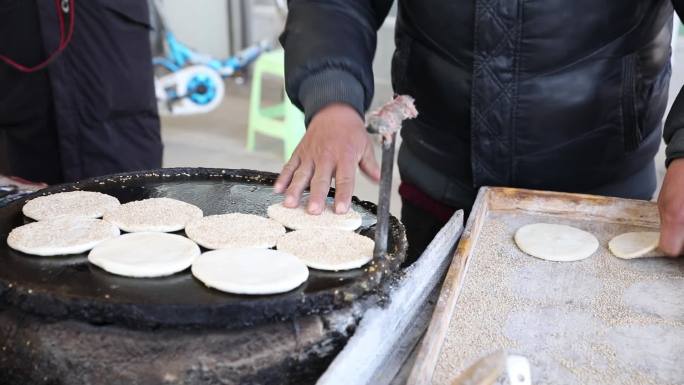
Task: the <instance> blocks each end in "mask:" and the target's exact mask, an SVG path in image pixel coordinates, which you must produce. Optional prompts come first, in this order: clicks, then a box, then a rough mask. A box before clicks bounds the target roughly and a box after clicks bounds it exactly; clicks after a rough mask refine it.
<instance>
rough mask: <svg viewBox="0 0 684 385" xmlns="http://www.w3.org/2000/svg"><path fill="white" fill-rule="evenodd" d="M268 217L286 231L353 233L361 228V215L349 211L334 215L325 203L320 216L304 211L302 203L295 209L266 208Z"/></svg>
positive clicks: (276, 206)
mask: <svg viewBox="0 0 684 385" xmlns="http://www.w3.org/2000/svg"><path fill="white" fill-rule="evenodd" d="M267 211H268V216H269V217H271V218H272V219H274V220H276V221H278V222H280V223H282V224H283V225H284V226H285V227H287V228H288V229H293V230H301V229H312V228H335V229H341V230H349V231H354V230H356V229H358V228H359V227H361V222H362V218H361V214H359V213H357V212H356V211H354V210H353V209H349V211H348V212H347V213H346V214H335V211H334V210H333V208H332V203H330V202H328V203H326V206H325V210H323V212H322V213H321V214H320V215H312V214H309V213H308V212H307V211H306V203H305V202H302V203H301V204H300V205H299V207H297V208H296V209H291V208H288V207H285V206H283V205H282V204H281V203H276V204H273V205H271V206H269V207H268V210H267Z"/></svg>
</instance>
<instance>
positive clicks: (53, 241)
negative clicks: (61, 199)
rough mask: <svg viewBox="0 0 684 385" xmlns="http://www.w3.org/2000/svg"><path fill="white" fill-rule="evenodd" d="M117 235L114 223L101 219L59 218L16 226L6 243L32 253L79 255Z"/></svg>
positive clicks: (117, 230)
mask: <svg viewBox="0 0 684 385" xmlns="http://www.w3.org/2000/svg"><path fill="white" fill-rule="evenodd" d="M119 234H120V233H119V229H118V228H117V227H116V226H114V225H112V224H111V223H108V222H105V221H103V220H100V219H94V218H85V217H58V218H54V219H46V220H44V221H39V222H32V223H29V224H26V225H23V226H19V227H17V228H15V229H14V230H12V231H11V232H10V234H9V236H8V237H7V245H8V246H9V247H11V248H13V249H15V250H18V251H21V252H23V253H26V254H33V255H41V256H51V255H67V254H79V253H84V252H86V251H88V250H90V249H92V248H93V247H95V245H97V244H99V243H100V242H102V241H105V240H107V239H110V238H114V237H117V236H119Z"/></svg>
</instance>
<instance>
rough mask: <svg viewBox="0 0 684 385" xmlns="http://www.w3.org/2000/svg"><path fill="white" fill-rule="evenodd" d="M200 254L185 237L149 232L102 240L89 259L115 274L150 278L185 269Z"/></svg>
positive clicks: (193, 244) (197, 247)
mask: <svg viewBox="0 0 684 385" xmlns="http://www.w3.org/2000/svg"><path fill="white" fill-rule="evenodd" d="M199 255H200V249H199V246H197V245H196V244H195V242H193V241H191V240H189V239H187V238H185V237H183V236H180V235H176V234H165V233H159V232H146V233H132V234H124V235H122V236H120V237H118V238H115V239H110V240H108V241H105V242H102V243H100V244H99V245H97V246H95V248H94V249H93V250H91V251H90V254H88V261H90V263H92V264H93V265H96V266H98V267H100V268H102V269H103V270H105V271H108V272H110V273H112V274H117V275H123V276H126V277H135V278H151V277H164V276H167V275H172V274H175V273H178V272H179V271H183V270H185V269H187V268H188V267H190V265H191V264H192V262H193V261H194V260H195V258H197V257H198V256H199Z"/></svg>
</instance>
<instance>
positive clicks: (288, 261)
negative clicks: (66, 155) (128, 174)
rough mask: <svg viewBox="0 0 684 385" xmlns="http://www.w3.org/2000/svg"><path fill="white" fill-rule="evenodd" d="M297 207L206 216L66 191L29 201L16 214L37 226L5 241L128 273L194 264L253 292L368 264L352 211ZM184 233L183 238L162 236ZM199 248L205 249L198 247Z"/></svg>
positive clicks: (214, 278)
mask: <svg viewBox="0 0 684 385" xmlns="http://www.w3.org/2000/svg"><path fill="white" fill-rule="evenodd" d="M303 207H304V205H301V206H300V207H299V208H296V209H292V208H286V207H284V206H283V205H281V204H280V203H278V204H274V205H272V206H270V207H269V208H268V210H267V213H268V218H265V217H261V216H258V215H252V214H242V213H226V214H220V215H210V216H206V217H205V216H203V212H202V210H201V209H200V208H199V207H197V206H194V205H192V204H190V203H187V202H182V201H179V200H176V199H171V198H150V199H144V200H140V201H133V202H128V203H125V204H121V203H120V202H119V201H118V199H116V198H115V197H112V196H110V195H107V194H102V193H99V192H93V191H70V192H62V193H56V194H51V195H45V196H41V197H37V198H34V199H32V200H30V201H28V202H27V203H26V204H25V205H24V207H23V209H22V211H23V213H24V215H25V216H26V217H28V218H30V219H33V220H35V222H30V223H28V224H26V225H23V226H19V227H17V228H15V229H14V230H12V232H11V233H10V234H9V236H8V238H7V243H8V245H9V246H10V247H11V248H13V249H15V250H18V251H21V252H23V253H26V254H32V255H38V256H57V255H68V254H79V253H84V252H88V251H89V255H88V260H89V262H90V263H92V264H94V265H96V266H98V267H100V268H102V269H103V270H105V271H107V272H109V273H112V274H117V275H121V276H127V277H135V278H151V277H163V276H168V275H172V274H176V273H178V272H181V271H184V270H186V269H188V268H189V267H192V269H191V272H192V274H193V275H194V276H195V277H196V278H197V279H198V280H199V281H201V282H203V283H204V284H205V285H206V286H208V287H211V288H214V289H217V290H221V291H225V292H229V293H236V294H252V295H256V294H275V293H282V292H287V291H290V290H293V289H295V288H297V287H299V286H301V285H302V284H303V283H304V282H306V280H307V279H308V276H309V268H313V269H319V270H333V271H336V270H348V269H355V268H359V267H362V266H363V265H365V264H367V263H368V262H370V261H371V259H372V254H373V241H372V240H371V239H370V238H367V237H364V236H362V235H359V234H358V233H356V232H355V230H357V229H358V228H359V227H360V226H361V224H362V220H361V215H360V214H359V213H358V212H356V211H354V210H350V211H349V212H348V213H346V214H342V215H338V214H335V213H334V212H333V210H332V207H331V206H330V205H328V206H327V207H326V209H325V210H324V212H323V213H322V214H321V215H310V214H308V213H307V212H306V211H305V209H304V208H303ZM287 229H290V230H291V231H290V232H288V231H287ZM181 230H184V232H185V233H184V235H185V236H183V235H180V234H169V233H171V232H178V231H181ZM122 231H123V232H125V233H124V234H123V235H121V232H122ZM200 246H201V247H203V248H205V249H208V250H209V251H207V252H205V253H201V249H200ZM273 248H276V249H275V250H274V249H273Z"/></svg>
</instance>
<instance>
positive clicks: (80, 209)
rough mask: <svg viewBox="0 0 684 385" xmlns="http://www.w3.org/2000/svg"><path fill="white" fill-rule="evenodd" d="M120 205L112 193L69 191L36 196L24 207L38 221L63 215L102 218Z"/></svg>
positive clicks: (24, 210) (28, 215)
mask: <svg viewBox="0 0 684 385" xmlns="http://www.w3.org/2000/svg"><path fill="white" fill-rule="evenodd" d="M118 206H119V200H118V199H116V198H114V197H113V196H111V195H107V194H102V193H99V192H95V191H68V192H61V193H56V194H50V195H43V196H40V197H36V198H33V199H31V200H30V201H28V202H26V204H25V205H24V207H23V208H22V212H23V213H24V215H26V216H27V217H29V218H31V219H35V220H37V221H43V220H46V219H51V218H57V217H61V216H81V217H86V218H100V217H101V216H102V214H104V212H105V211H107V210H111V209H114V208H116V207H118Z"/></svg>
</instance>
